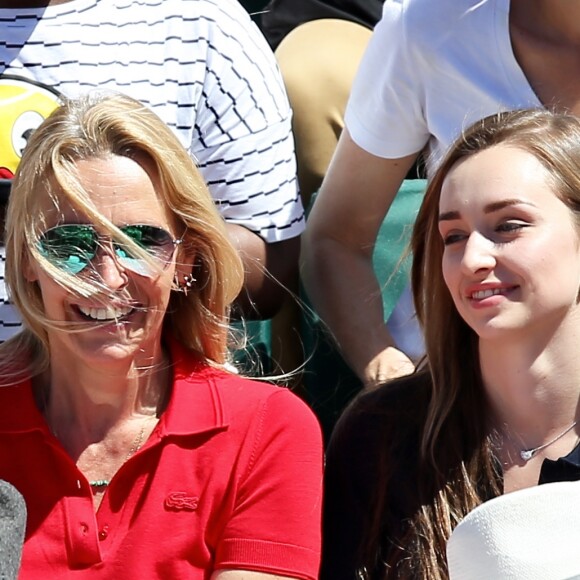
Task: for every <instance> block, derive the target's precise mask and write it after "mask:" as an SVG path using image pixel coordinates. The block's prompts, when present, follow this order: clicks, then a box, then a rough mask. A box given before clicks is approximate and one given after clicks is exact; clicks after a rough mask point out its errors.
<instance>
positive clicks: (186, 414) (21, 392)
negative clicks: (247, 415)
mask: <svg viewBox="0 0 580 580" xmlns="http://www.w3.org/2000/svg"><path fill="white" fill-rule="evenodd" d="M166 344H167V346H168V348H169V352H170V356H171V361H172V369H173V385H172V392H171V397H170V400H169V404H168V405H167V409H166V410H165V412H164V413H163V415H162V419H161V421H160V423H159V430H160V435H161V436H162V437H163V436H171V435H196V434H199V433H205V432H210V431H221V430H224V429H226V428H227V427H228V425H229V417H228V413H227V410H226V408H225V405H224V401H223V398H222V397H221V395H220V391H219V389H218V383H219V382H221V381H224V380H227V379H228V378H230V375H229V373H226V372H225V371H220V370H219V369H216V368H213V367H210V366H208V365H207V364H206V363H204V362H203V361H201V360H200V357H199V356H198V355H196V354H195V353H192V352H191V351H189V350H187V349H186V348H184V347H183V346H182V345H180V344H179V343H178V342H177V341H176V340H173V339H169V340H166ZM0 389H2V395H1V396H0V400H1V401H2V404H0V432H3V433H17V432H28V431H34V430H37V431H43V432H46V433H48V432H49V431H48V425H47V424H46V421H45V419H44V417H43V415H42V413H41V412H40V411H39V410H38V408H37V407H36V403H35V401H34V396H33V393H32V383H31V381H30V380H26V381H23V382H22V383H20V384H18V385H15V386H6V387H0Z"/></svg>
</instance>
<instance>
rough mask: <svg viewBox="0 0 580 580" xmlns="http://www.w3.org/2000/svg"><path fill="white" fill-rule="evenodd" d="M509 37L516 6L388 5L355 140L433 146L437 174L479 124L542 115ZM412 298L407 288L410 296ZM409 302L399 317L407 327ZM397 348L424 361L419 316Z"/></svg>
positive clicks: (394, 148) (466, 0)
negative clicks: (506, 115) (518, 114)
mask: <svg viewBox="0 0 580 580" xmlns="http://www.w3.org/2000/svg"><path fill="white" fill-rule="evenodd" d="M540 106H541V103H540V102H539V101H538V98H537V96H536V94H535V93H534V91H533V90H532V88H531V87H530V84H529V82H528V81H527V79H526V77H525V75H524V73H523V71H522V70H521V68H520V66H519V64H518V63H517V61H516V59H515V57H514V54H513V50H512V47H511V40H510V36H509V0H437V1H436V2H434V1H433V0H386V1H385V3H384V6H383V17H382V19H381V21H380V22H379V23H378V24H377V26H376V27H375V30H374V33H373V35H372V37H371V40H370V42H369V45H368V47H367V50H366V52H365V55H364V57H363V60H362V62H361V65H360V67H359V70H358V73H357V77H356V79H355V82H354V84H353V87H352V91H351V96H350V99H349V102H348V105H347V109H346V113H345V125H346V127H347V128H348V130H349V133H350V134H351V136H352V138H353V140H354V141H355V143H356V144H357V145H358V146H359V147H362V148H363V149H365V150H366V151H368V152H370V153H372V154H373V155H376V156H378V157H384V158H387V159H396V158H399V157H403V156H406V155H410V154H412V153H417V152H419V151H422V150H423V149H425V148H427V159H426V161H427V170H428V173H429V174H431V173H432V171H433V168H434V167H435V166H436V164H437V162H438V161H440V160H441V157H442V155H443V154H444V152H445V150H446V149H447V148H448V147H449V146H450V145H451V144H452V143H453V141H454V140H455V139H456V138H457V137H458V136H459V135H460V134H461V131H462V130H463V129H466V128H467V127H469V126H470V125H471V124H472V123H474V122H475V121H477V120H478V119H481V118H483V117H486V116H488V115H491V114H493V113H496V112H498V111H501V110H507V109H516V108H527V107H540ZM407 291H409V290H407ZM405 300H406V299H405V296H402V298H401V300H400V301H399V303H398V304H397V305H396V307H395V309H394V311H393V314H392V318H401V317H404V318H406V319H409V318H410V317H409V313H408V311H407V308H406V305H405ZM411 318H412V321H411V323H410V324H406V325H405V327H403V328H398V326H397V325H396V324H395V323H393V322H392V321H391V320H389V327H391V326H393V328H396V329H397V330H396V332H397V336H393V338H394V339H395V343H396V344H397V346H398V347H399V348H401V350H403V351H404V352H406V353H407V354H409V355H410V356H412V357H416V356H417V354H418V353H417V351H416V349H415V347H408V346H407V345H408V343H409V342H411V343H413V344H415V345H416V344H417V340H416V337H417V335H418V334H420V329H419V325H418V323H417V321H416V320H415V319H414V318H413V317H411Z"/></svg>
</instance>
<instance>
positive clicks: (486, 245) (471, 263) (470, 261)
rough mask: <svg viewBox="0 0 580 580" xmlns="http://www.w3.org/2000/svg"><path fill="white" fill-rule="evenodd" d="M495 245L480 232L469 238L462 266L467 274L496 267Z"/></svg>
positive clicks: (472, 234) (473, 233)
mask: <svg viewBox="0 0 580 580" xmlns="http://www.w3.org/2000/svg"><path fill="white" fill-rule="evenodd" d="M495 263H496V259H495V253H494V243H493V241H491V240H490V239H488V238H486V237H485V236H483V235H481V234H480V233H479V232H472V233H471V235H470V236H469V238H468V240H467V242H466V244H465V246H464V252H463V256H462V259H461V266H462V268H463V270H464V271H465V272H467V273H473V272H477V271H479V270H482V269H483V270H489V269H491V268H493V267H494V266H495Z"/></svg>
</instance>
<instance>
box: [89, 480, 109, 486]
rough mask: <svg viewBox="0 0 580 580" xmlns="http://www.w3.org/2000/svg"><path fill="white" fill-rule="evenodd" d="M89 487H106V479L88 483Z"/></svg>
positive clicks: (107, 482)
mask: <svg viewBox="0 0 580 580" xmlns="http://www.w3.org/2000/svg"><path fill="white" fill-rule="evenodd" d="M89 485H90V486H91V487H107V486H108V485H109V481H108V480H107V479H97V480H96V481H89Z"/></svg>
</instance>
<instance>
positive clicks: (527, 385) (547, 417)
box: [439, 146, 580, 492]
mask: <svg viewBox="0 0 580 580" xmlns="http://www.w3.org/2000/svg"><path fill="white" fill-rule="evenodd" d="M439 210H440V224H439V230H440V233H441V236H442V238H443V240H444V243H445V251H444V255H443V260H442V270H443V275H444V278H445V282H446V284H447V287H448V288H449V292H450V294H451V296H452V298H453V301H454V303H455V305H456V307H457V310H458V311H459V313H460V314H461V316H462V317H463V319H464V320H465V321H466V322H467V323H468V324H469V326H470V327H471V328H472V329H473V330H474V332H475V333H476V334H477V335H478V336H479V352H480V361H481V370H482V375H483V380H484V386H485V389H486V391H487V393H488V396H489V400H490V402H491V406H492V411H493V416H494V418H493V421H494V424H495V428H496V429H497V430H498V431H499V432H500V433H501V434H502V435H503V440H502V442H501V446H500V449H499V457H500V459H501V461H502V463H503V465H504V491H505V492H509V491H514V490H517V489H521V488H524V487H529V486H532V485H536V484H537V482H538V478H539V472H540V468H541V465H542V462H543V460H544V459H545V458H546V457H548V458H550V459H556V458H558V457H562V456H563V455H566V454H567V453H569V452H570V450H571V449H572V448H573V447H574V445H575V444H576V443H577V441H578V437H579V436H580V429H579V428H578V427H576V428H575V429H573V430H572V431H570V432H569V433H568V434H566V435H565V436H564V437H562V438H561V439H560V440H558V441H557V442H556V443H554V444H552V445H550V446H549V447H547V448H546V449H545V450H543V451H540V452H539V453H538V455H536V457H534V458H533V459H531V460H530V461H528V462H527V463H524V462H523V461H522V460H521V459H520V458H519V451H520V450H521V449H529V448H533V447H538V446H540V445H542V444H543V443H546V442H548V441H550V440H552V439H553V438H554V437H556V436H557V435H559V434H560V433H562V432H563V431H564V430H565V429H566V428H567V427H568V426H569V425H571V424H572V422H573V421H574V419H575V418H576V417H578V415H579V409H578V405H579V400H580V361H579V357H578V353H577V345H578V337H579V335H580V306H579V304H578V296H579V292H580V239H579V233H578V226H577V225H576V222H575V221H574V217H573V215H572V212H571V211H570V210H569V209H568V207H567V206H566V205H565V204H564V203H563V202H562V201H561V199H560V198H559V197H558V196H557V194H556V191H555V189H554V187H553V185H552V183H551V181H550V176H549V174H548V172H547V170H546V169H545V168H544V167H543V166H542V165H541V163H540V162H539V161H538V160H537V159H536V158H535V157H533V156H532V155H531V154H530V153H527V152H524V151H522V150H520V149H516V148H513V147H507V146H496V147H493V148H491V149H489V150H486V151H483V152H481V153H478V154H476V155H474V156H472V157H469V158H466V159H464V160H462V161H460V162H458V163H457V164H456V165H455V166H454V167H453V168H452V170H451V171H450V172H449V174H448V176H447V178H446V179H445V181H444V184H443V188H442V192H441V200H440V208H439ZM490 289H495V290H496V292H499V293H498V294H497V295H494V296H485V295H484V294H481V291H482V290H490ZM478 292H479V293H478Z"/></svg>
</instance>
